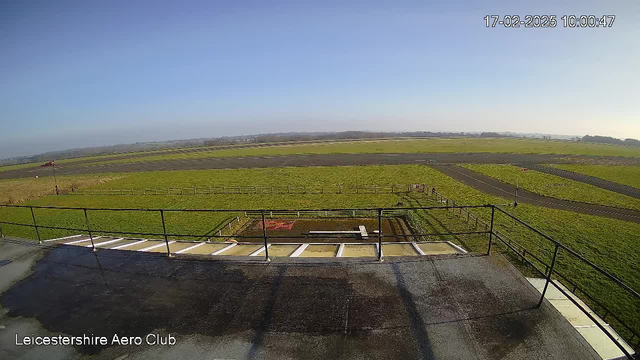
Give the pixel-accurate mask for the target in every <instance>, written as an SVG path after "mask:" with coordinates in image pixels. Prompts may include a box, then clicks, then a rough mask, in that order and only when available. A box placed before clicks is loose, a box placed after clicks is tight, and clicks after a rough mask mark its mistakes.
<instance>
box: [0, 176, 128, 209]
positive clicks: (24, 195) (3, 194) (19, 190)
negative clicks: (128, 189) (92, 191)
mask: <svg viewBox="0 0 640 360" xmlns="http://www.w3.org/2000/svg"><path fill="white" fill-rule="evenodd" d="M120 177H122V175H81V176H58V190H59V191H60V192H68V191H71V189H72V188H73V189H84V188H88V187H91V186H95V185H98V184H102V183H105V182H108V181H111V180H114V179H118V178H120ZM54 194H55V181H54V178H53V176H46V177H40V178H38V179H36V178H25V179H9V180H0V204H19V203H22V202H24V201H27V200H35V199H37V198H40V197H43V196H47V195H54Z"/></svg>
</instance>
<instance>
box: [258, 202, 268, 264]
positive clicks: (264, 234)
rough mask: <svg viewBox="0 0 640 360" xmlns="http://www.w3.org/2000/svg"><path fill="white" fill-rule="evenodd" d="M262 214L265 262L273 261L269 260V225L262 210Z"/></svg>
mask: <svg viewBox="0 0 640 360" xmlns="http://www.w3.org/2000/svg"><path fill="white" fill-rule="evenodd" d="M260 214H261V215H262V238H263V239H264V257H265V261H271V260H270V259H269V243H268V240H267V224H266V221H264V210H262V211H261V212H260Z"/></svg>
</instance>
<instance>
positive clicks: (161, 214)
mask: <svg viewBox="0 0 640 360" xmlns="http://www.w3.org/2000/svg"><path fill="white" fill-rule="evenodd" d="M160 218H161V219H162V233H163V234H164V243H165V244H166V245H167V256H168V257H171V250H170V249H169V238H168V237H167V227H166V226H165V224H164V210H162V209H160Z"/></svg>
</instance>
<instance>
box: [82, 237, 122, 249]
mask: <svg viewBox="0 0 640 360" xmlns="http://www.w3.org/2000/svg"><path fill="white" fill-rule="evenodd" d="M120 240H124V238H119V239H113V240H109V241H103V242H101V243H97V244H96V243H95V242H94V244H95V246H100V245H107V244H113V243H114V242H118V241H120ZM87 247H91V245H87Z"/></svg>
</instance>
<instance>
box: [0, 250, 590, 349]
mask: <svg viewBox="0 0 640 360" xmlns="http://www.w3.org/2000/svg"><path fill="white" fill-rule="evenodd" d="M31 244H33V242H31ZM16 248H18V250H20V249H21V248H26V250H24V251H16V250H15V249H16ZM0 250H1V251H0V259H2V260H6V261H8V262H9V264H8V265H4V266H0V279H4V278H10V279H12V280H14V281H15V280H19V279H22V280H21V281H19V282H17V283H15V284H14V285H13V286H11V287H9V288H5V289H4V290H3V291H2V295H1V302H2V307H3V311H2V312H0V321H1V323H2V325H4V326H5V327H6V328H5V329H3V330H0V358H6V359H14V358H20V359H40V358H44V357H46V358H47V359H52V360H55V359H72V360H75V359H116V358H119V359H122V358H125V357H126V358H127V359H178V358H180V359H192V360H198V359H214V358H221V359H303V360H304V359H463V360H464V359H470V360H471V359H473V360H476V359H549V360H553V359H563V360H564V359H584V360H596V359H598V356H597V354H596V353H595V351H594V350H593V349H592V348H591V347H590V346H589V345H588V344H587V343H586V341H585V340H584V339H583V338H582V337H581V336H580V335H579V333H578V332H577V331H576V330H575V329H574V328H573V327H572V326H571V325H570V324H569V323H568V322H567V321H566V320H565V319H564V318H563V317H562V316H561V315H560V313H558V312H557V311H556V310H555V309H554V308H553V307H552V306H551V305H550V304H549V303H548V302H545V303H544V304H543V306H542V307H540V308H536V307H535V306H536V304H537V302H538V299H539V296H540V295H539V294H538V292H537V291H536V290H535V288H534V287H533V286H531V285H530V284H529V283H528V282H527V280H526V279H525V278H524V276H522V274H520V273H519V272H518V271H517V270H516V269H515V268H514V267H513V266H512V265H511V264H509V263H508V262H507V261H506V260H505V259H504V258H503V257H502V256H501V255H499V254H496V255H493V256H490V257H489V256H486V255H484V256H471V255H458V256H454V257H446V256H445V257H437V258H427V257H423V258H421V259H420V260H415V259H416V258H411V260H409V259H403V258H399V259H396V260H388V261H385V262H383V263H379V262H377V261H361V260H358V261H345V260H342V261H336V260H330V261H320V260H316V261H312V260H309V259H304V260H300V261H293V260H290V259H287V258H285V259H286V260H285V261H278V260H275V261H273V262H271V263H270V264H267V263H265V262H263V261H252V262H251V261H203V260H196V259H168V258H167V257H166V256H155V255H153V254H147V253H140V252H135V251H126V252H125V251H113V250H99V251H98V252H97V253H95V254H94V253H93V252H91V250H90V249H86V248H81V247H75V246H62V247H53V248H51V249H46V248H39V247H30V246H29V245H27V243H25V242H23V241H19V240H9V241H0ZM25 252H26V253H27V254H29V253H34V252H38V253H39V255H38V256H35V257H33V258H34V259H37V258H40V259H39V260H37V261H36V263H35V265H34V266H33V268H32V269H31V270H29V269H28V268H27V269H24V268H22V271H20V270H18V269H14V268H13V265H12V264H13V262H14V261H16V262H17V261H18V259H19V258H15V257H11V256H7V254H23V255H20V256H22V258H24V256H25V255H24V253H25ZM160 329H162V330H160ZM16 333H18V334H19V336H28V335H31V334H35V336H41V335H57V334H68V335H73V336H82V334H89V335H90V334H95V335H98V336H107V337H108V338H109V340H111V339H112V337H113V334H114V333H118V334H120V335H125V336H142V337H144V336H146V335H147V334H149V333H159V334H166V333H169V334H172V336H175V338H176V344H175V345H174V346H172V347H168V346H144V345H143V346H110V345H107V346H76V347H63V346H49V347H37V346H30V347H29V346H24V347H18V346H16V345H15V341H16V340H15V334H16Z"/></svg>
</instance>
